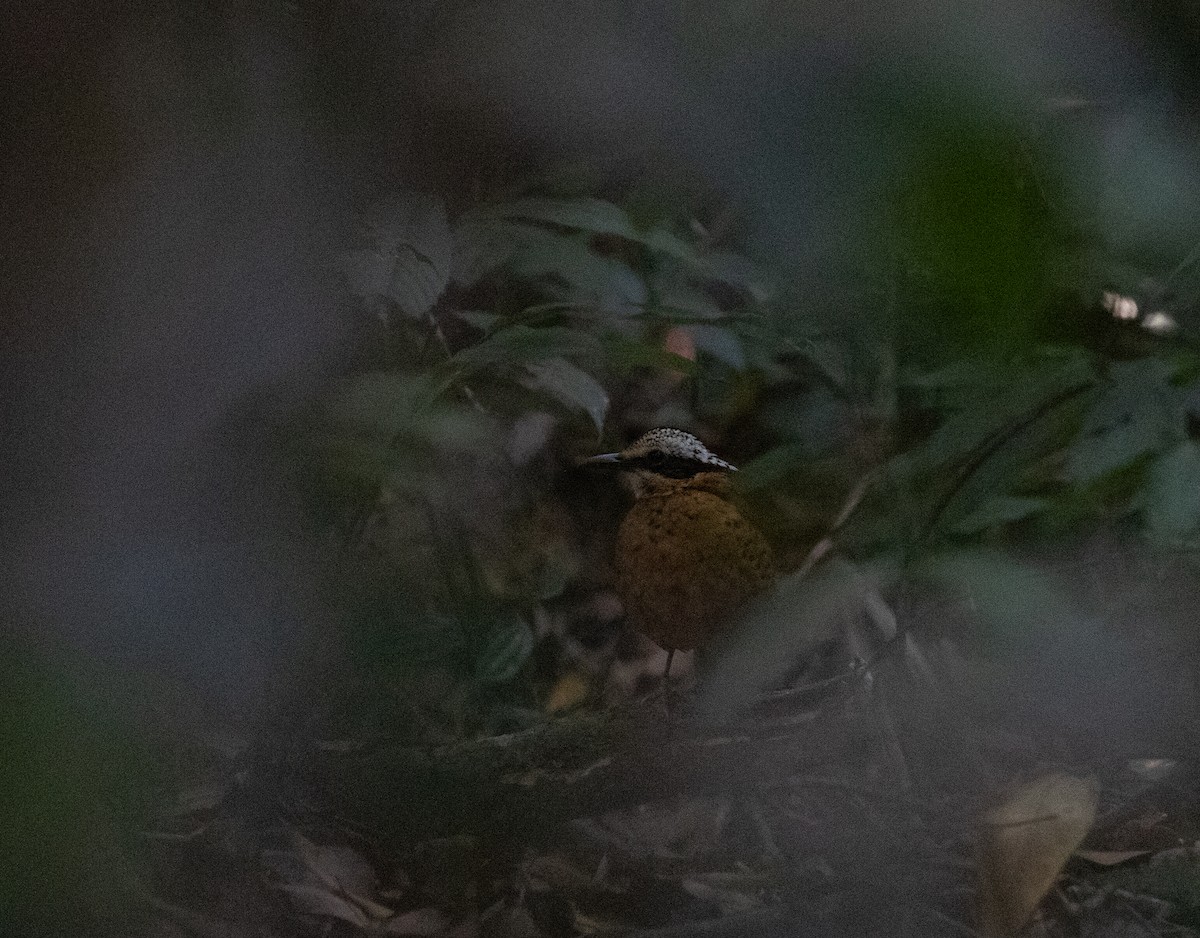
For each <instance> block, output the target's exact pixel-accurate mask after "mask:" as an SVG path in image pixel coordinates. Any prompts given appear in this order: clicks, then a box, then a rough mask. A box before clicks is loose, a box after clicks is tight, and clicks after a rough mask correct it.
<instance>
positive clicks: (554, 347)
mask: <svg viewBox="0 0 1200 938" xmlns="http://www.w3.org/2000/svg"><path fill="white" fill-rule="evenodd" d="M599 353H600V342H599V340H597V339H596V338H595V337H594V336H592V335H591V334H589V333H587V332H582V331H581V330H579V329H571V328H569V327H567V326H545V327H542V328H534V327H532V326H525V325H513V326H506V327H505V328H503V329H501V330H500V331H498V332H495V333H493V334H492V335H490V336H488V337H487V338H486V339H484V340H483V341H481V342H479V343H477V344H475V345H472V346H469V347H468V348H465V349H462V350H461V351H459V352H457V353H456V354H455V355H453V356H452V357H451V359H450V362H451V364H452V365H454V366H456V367H458V368H462V369H465V370H475V369H478V368H485V367H489V366H493V365H512V364H517V365H522V364H526V363H529V362H536V361H545V360H546V359H550V358H560V357H567V358H570V357H575V356H598V355H599Z"/></svg>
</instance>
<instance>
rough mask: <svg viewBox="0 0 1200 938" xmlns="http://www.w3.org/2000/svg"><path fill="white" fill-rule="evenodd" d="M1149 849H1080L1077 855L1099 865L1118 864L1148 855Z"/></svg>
mask: <svg viewBox="0 0 1200 938" xmlns="http://www.w3.org/2000/svg"><path fill="white" fill-rule="evenodd" d="M1150 853H1151V851H1149V850H1079V851H1077V852H1076V853H1075V856H1077V857H1079V859H1081V860H1087V861H1088V863H1095V864H1096V865H1097V866H1116V865H1118V864H1120V863H1124V862H1125V861H1126V860H1132V859H1133V858H1134V857H1148V856H1150Z"/></svg>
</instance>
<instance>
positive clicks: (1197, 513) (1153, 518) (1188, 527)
mask: <svg viewBox="0 0 1200 938" xmlns="http://www.w3.org/2000/svg"><path fill="white" fill-rule="evenodd" d="M1147 483H1148V486H1147V490H1146V493H1145V505H1144V509H1143V511H1144V517H1145V520H1146V527H1147V528H1148V529H1149V531H1150V534H1151V535H1152V536H1153V537H1154V538H1155V539H1156V540H1160V541H1163V542H1167V543H1174V544H1178V543H1182V542H1184V541H1186V540H1187V539H1188V538H1189V537H1190V536H1193V535H1195V534H1196V533H1197V529H1198V528H1200V444H1198V443H1196V441H1194V440H1182V441H1181V442H1179V443H1177V444H1176V445H1175V446H1174V447H1172V448H1171V449H1169V450H1167V452H1165V453H1163V454H1162V455H1161V456H1159V457H1157V458H1156V459H1155V460H1154V462H1153V463H1152V464H1151V466H1150V472H1149V477H1148V480H1147Z"/></svg>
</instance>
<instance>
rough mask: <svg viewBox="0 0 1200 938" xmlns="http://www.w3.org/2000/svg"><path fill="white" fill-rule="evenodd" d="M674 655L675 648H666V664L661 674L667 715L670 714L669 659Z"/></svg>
mask: <svg viewBox="0 0 1200 938" xmlns="http://www.w3.org/2000/svg"><path fill="white" fill-rule="evenodd" d="M674 657H675V649H674V648H668V649H667V663H666V666H665V667H663V676H662V693H663V704H664V705H665V706H666V708H667V715H668V716H670V714H671V659H672V658H674Z"/></svg>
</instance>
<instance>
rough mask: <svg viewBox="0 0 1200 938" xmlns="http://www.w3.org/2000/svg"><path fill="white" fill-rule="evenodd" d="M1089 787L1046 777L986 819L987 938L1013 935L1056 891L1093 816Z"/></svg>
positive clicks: (983, 883)
mask: <svg viewBox="0 0 1200 938" xmlns="http://www.w3.org/2000/svg"><path fill="white" fill-rule="evenodd" d="M1096 803H1097V794H1096V787H1095V785H1094V783H1093V782H1091V781H1088V780H1085V779H1081V778H1075V777H1074V776H1071V775H1066V774H1062V773H1054V774H1050V775H1044V776H1042V777H1041V778H1038V779H1036V780H1034V781H1032V782H1030V783H1028V784H1026V785H1023V786H1021V787H1020V788H1018V789H1017V790H1015V791H1014V792H1012V793H1011V794H1010V795H1009V796H1008V797H1007V798H1005V800H1004V801H1003V802H1002V803H1001V804H1000V805H998V806H997V807H995V808H993V809H992V810H991V811H990V812H988V814H987V816H986V818H985V819H984V826H983V833H982V843H981V851H980V852H981V857H980V869H979V920H980V929H981V930H982V931H983V933H984V934H986V935H992V936H1004V935H1012V934H1014V933H1016V932H1017V931H1018V930H1019V929H1020V928H1021V927H1022V926H1023V925H1024V924H1025V923H1026V922H1027V921H1028V920H1029V917H1030V916H1031V915H1032V914H1033V912H1034V910H1035V909H1036V908H1037V906H1038V904H1039V903H1040V902H1041V901H1042V898H1043V897H1044V896H1045V895H1046V893H1047V892H1049V890H1050V889H1051V887H1053V886H1054V883H1055V881H1056V880H1057V879H1058V874H1059V873H1060V872H1061V871H1062V868H1063V865H1064V864H1065V863H1066V862H1067V860H1068V858H1069V857H1070V856H1071V854H1072V853H1074V852H1075V849H1076V848H1077V847H1078V846H1079V844H1080V843H1081V842H1082V841H1083V838H1084V837H1085V836H1086V835H1087V832H1088V830H1089V829H1090V828H1091V826H1092V822H1093V821H1094V820H1095V817H1096Z"/></svg>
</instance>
